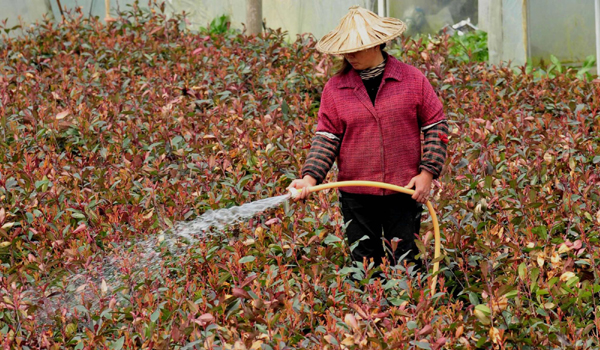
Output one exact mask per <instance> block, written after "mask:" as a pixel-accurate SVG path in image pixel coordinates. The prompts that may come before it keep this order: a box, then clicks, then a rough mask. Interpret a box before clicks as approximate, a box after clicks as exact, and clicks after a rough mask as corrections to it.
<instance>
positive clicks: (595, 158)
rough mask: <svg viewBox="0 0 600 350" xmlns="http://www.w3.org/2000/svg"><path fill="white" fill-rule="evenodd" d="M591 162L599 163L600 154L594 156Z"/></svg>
mask: <svg viewBox="0 0 600 350" xmlns="http://www.w3.org/2000/svg"><path fill="white" fill-rule="evenodd" d="M593 162H594V164H598V163H600V156H595V157H594V160H593Z"/></svg>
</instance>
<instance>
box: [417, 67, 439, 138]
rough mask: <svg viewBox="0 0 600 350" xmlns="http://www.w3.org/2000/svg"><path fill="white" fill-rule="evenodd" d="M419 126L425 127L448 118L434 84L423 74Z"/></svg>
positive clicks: (418, 110)
mask: <svg viewBox="0 0 600 350" xmlns="http://www.w3.org/2000/svg"><path fill="white" fill-rule="evenodd" d="M417 118H418V119H419V126H420V127H421V128H425V127H427V126H430V125H433V124H436V123H439V122H441V121H442V120H445V119H446V116H445V115H444V108H443V105H442V102H440V99H439V98H438V96H437V94H436V93H435V90H433V86H431V84H430V83H429V80H427V78H426V77H425V76H424V75H423V76H422V82H421V101H420V103H419V105H418V107H417Z"/></svg>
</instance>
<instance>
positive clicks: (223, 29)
mask: <svg viewBox="0 0 600 350" xmlns="http://www.w3.org/2000/svg"><path fill="white" fill-rule="evenodd" d="M200 33H202V34H209V35H223V34H226V33H235V31H234V30H233V29H231V21H230V19H229V16H227V15H221V16H218V17H215V18H214V19H213V20H212V21H210V24H209V25H208V27H201V28H200Z"/></svg>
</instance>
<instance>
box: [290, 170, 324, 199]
mask: <svg viewBox="0 0 600 350" xmlns="http://www.w3.org/2000/svg"><path fill="white" fill-rule="evenodd" d="M316 184H317V180H315V178H313V177H312V176H310V175H306V176H304V178H302V179H296V180H294V181H292V183H291V184H290V186H289V187H288V189H289V188H295V189H297V190H300V191H299V192H298V195H297V196H296V197H294V198H293V199H294V201H297V200H300V199H302V200H304V199H306V198H308V195H309V194H310V188H311V187H312V186H314V185H316Z"/></svg>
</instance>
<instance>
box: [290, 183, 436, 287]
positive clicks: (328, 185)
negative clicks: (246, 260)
mask: <svg viewBox="0 0 600 350" xmlns="http://www.w3.org/2000/svg"><path fill="white" fill-rule="evenodd" d="M354 186H361V187H377V188H383V189H386V190H392V191H397V192H401V193H406V194H409V195H412V194H413V193H415V191H414V190H410V189H408V188H405V187H401V186H396V185H392V184H388V183H385V182H377V181H339V182H329V183H326V184H321V185H317V186H312V187H310V188H309V192H311V193H312V192H317V191H321V190H326V189H329V188H338V187H354ZM290 192H291V193H292V198H294V197H295V196H296V195H297V193H299V191H298V190H297V189H295V188H290ZM427 209H429V215H431V221H432V222H433V236H434V240H435V248H434V249H435V252H434V257H433V259H434V261H435V263H434V264H433V278H432V282H431V295H432V296H433V295H434V294H435V285H436V283H437V272H438V270H439V268H440V262H439V261H437V259H438V257H439V256H440V255H441V253H440V249H441V243H440V227H439V225H438V219H437V215H435V211H434V210H433V205H431V202H429V201H427Z"/></svg>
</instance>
